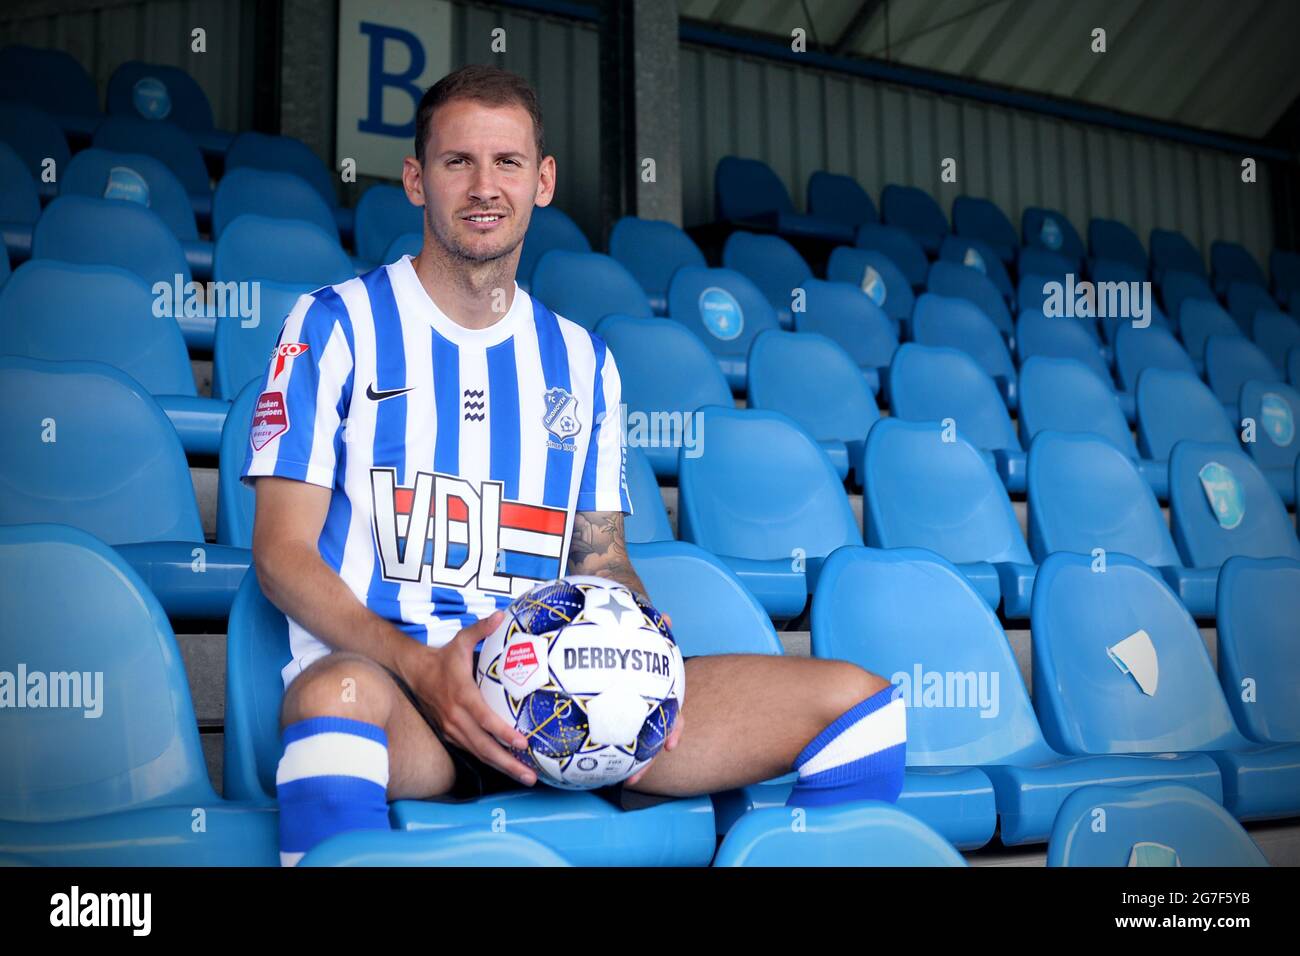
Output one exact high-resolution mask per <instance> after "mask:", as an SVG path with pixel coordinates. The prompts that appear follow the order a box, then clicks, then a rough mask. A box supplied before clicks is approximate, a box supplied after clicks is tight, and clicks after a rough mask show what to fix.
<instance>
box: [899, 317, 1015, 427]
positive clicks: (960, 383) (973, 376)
mask: <svg viewBox="0 0 1300 956" xmlns="http://www.w3.org/2000/svg"><path fill="white" fill-rule="evenodd" d="M888 391H889V410H890V414H891V415H894V416H896V417H898V418H901V419H903V420H904V421H914V422H915V421H921V422H926V421H928V422H940V421H943V420H944V419H946V418H951V419H953V420H954V421H955V422H956V423H957V428H958V430H959V431H960V432H961V433H962V434H963V435H964V436H965V437H966V439H967V440H968V441H970V442H971V443H972V444H974V445H975V447H976V448H983V449H986V450H992V449H1014V450H1016V451H1019V450H1020V447H1021V446H1020V439H1019V438H1018V437H1017V436H1016V429H1015V426H1014V425H1012V424H1011V416H1010V415H1008V414H1007V406H1006V403H1005V402H1003V401H1002V395H1001V394H1000V393H999V392H998V387H997V385H995V384H994V383H993V379H991V378H989V376H988V373H987V372H985V371H984V370H983V369H981V368H980V367H979V365H977V364H976V363H975V360H974V359H973V358H971V357H970V356H969V355H967V354H966V353H965V352H962V351H959V350H957V349H952V348H944V347H942V346H935V345H918V344H917V343H915V342H906V343H904V344H903V345H900V346H899V347H898V351H897V352H896V353H894V361H893V364H891V365H890V367H889V380H888Z"/></svg>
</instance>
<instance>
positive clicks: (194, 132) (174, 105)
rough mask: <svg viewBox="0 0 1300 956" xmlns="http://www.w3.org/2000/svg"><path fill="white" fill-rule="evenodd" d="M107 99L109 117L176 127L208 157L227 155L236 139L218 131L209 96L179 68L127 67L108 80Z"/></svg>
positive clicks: (135, 63)
mask: <svg viewBox="0 0 1300 956" xmlns="http://www.w3.org/2000/svg"><path fill="white" fill-rule="evenodd" d="M106 99H107V111H108V112H109V113H112V114H117V115H127V116H138V117H140V118H141V119H146V120H154V121H158V120H166V121H167V122H169V123H175V124H176V125H177V126H179V127H180V128H181V129H183V130H186V131H188V132H189V134H190V136H191V137H192V138H193V139H194V142H195V143H197V144H198V146H199V148H200V149H202V150H203V151H204V152H205V153H212V154H214V155H222V154H224V153H225V151H226V149H227V148H228V147H229V146H230V141H231V139H232V138H233V136H232V134H230V133H227V132H225V131H224V130H219V129H217V128H216V124H215V123H214V122H213V118H212V104H211V103H209V102H208V97H207V94H206V93H204V92H203V88H202V87H200V86H199V84H198V83H197V82H195V80H194V77H192V76H190V75H189V74H188V73H186V72H185V71H184V70H182V69H180V68H178V67H174V66H167V65H164V64H162V63H144V62H141V61H140V60H130V61H128V62H126V63H123V64H121V65H120V66H118V68H117V69H115V70H114V71H113V75H112V76H110V77H109V78H108V95H107V97H106Z"/></svg>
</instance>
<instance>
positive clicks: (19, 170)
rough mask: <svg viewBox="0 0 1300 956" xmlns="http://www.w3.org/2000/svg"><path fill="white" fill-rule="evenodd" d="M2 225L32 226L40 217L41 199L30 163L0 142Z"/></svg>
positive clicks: (0, 217) (6, 144)
mask: <svg viewBox="0 0 1300 956" xmlns="http://www.w3.org/2000/svg"><path fill="white" fill-rule="evenodd" d="M0 182H3V183H4V189H0V222H5V223H10V222H13V223H23V224H24V225H28V226H30V225H31V224H32V223H34V222H36V220H37V219H39V218H40V215H41V197H40V194H39V193H38V192H37V190H36V180H35V179H34V178H33V177H32V174H31V171H30V170H28V168H27V163H26V162H25V161H24V160H23V158H22V157H21V156H19V155H18V153H16V152H15V151H14V148H13V147H12V146H10V145H9V144H8V143H6V142H2V141H0Z"/></svg>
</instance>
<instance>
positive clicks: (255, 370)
mask: <svg viewBox="0 0 1300 956" xmlns="http://www.w3.org/2000/svg"><path fill="white" fill-rule="evenodd" d="M249 285H250V288H251V289H252V290H254V291H255V292H256V295H257V302H256V306H257V309H256V312H255V313H254V314H253V315H251V316H248V317H244V316H240V315H227V316H222V317H221V318H219V319H218V320H217V329H216V333H215V336H214V338H213V343H212V396H213V398H222V399H225V400H226V401H230V400H231V399H233V398H234V397H235V396H236V395H238V394H239V392H240V390H241V389H242V388H243V387H244V386H245V385H247V384H248V383H249V382H251V381H252V380H253V379H261V377H262V376H263V375H265V374H266V363H267V356H268V355H270V354H271V351H272V350H273V349H274V348H275V346H276V343H277V342H278V341H279V338H280V329H281V327H282V326H283V325H284V320H285V317H286V316H288V314H289V313H290V312H291V311H292V310H293V306H294V303H296V302H297V301H298V297H299V296H300V295H302V294H304V293H306V292H311V291H312V290H313V289H315V288H316V287H315V286H312V285H305V284H301V283H300V284H286V283H281V282H271V281H268V280H258V282H257V283H256V285H254V284H252V283H249ZM250 311H251V310H250ZM245 323H248V324H247V325H245Z"/></svg>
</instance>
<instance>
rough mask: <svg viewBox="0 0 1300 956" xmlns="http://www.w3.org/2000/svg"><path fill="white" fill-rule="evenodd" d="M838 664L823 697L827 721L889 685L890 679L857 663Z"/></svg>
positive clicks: (845, 662)
mask: <svg viewBox="0 0 1300 956" xmlns="http://www.w3.org/2000/svg"><path fill="white" fill-rule="evenodd" d="M836 664H837V666H836V668H835V670H834V671H832V672H831V674H830V676H829V677H828V679H827V682H826V683H827V686H826V688H825V693H824V698H823V699H824V700H825V701H826V717H825V719H826V722H827V723H830V722H831V721H833V720H835V719H836V718H837V717H839V716H840V715H841V714H843V713H845V712H846V711H848V710H850V709H851V708H852V707H853V706H854V705H856V704H859V703H861V702H862V701H864V700H866V699H867V698H868V697H872V696H874V695H875V694H878V693H879V692H880V691H882V690H884V689H885V688H886V687H888V686H889V681H887V680H885V679H884V678H883V677H881V676H879V675H877V674H873V673H871V671H869V670H866V669H865V668H862V667H859V666H858V665H857V664H853V663H850V662H849V661H837V662H836Z"/></svg>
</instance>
